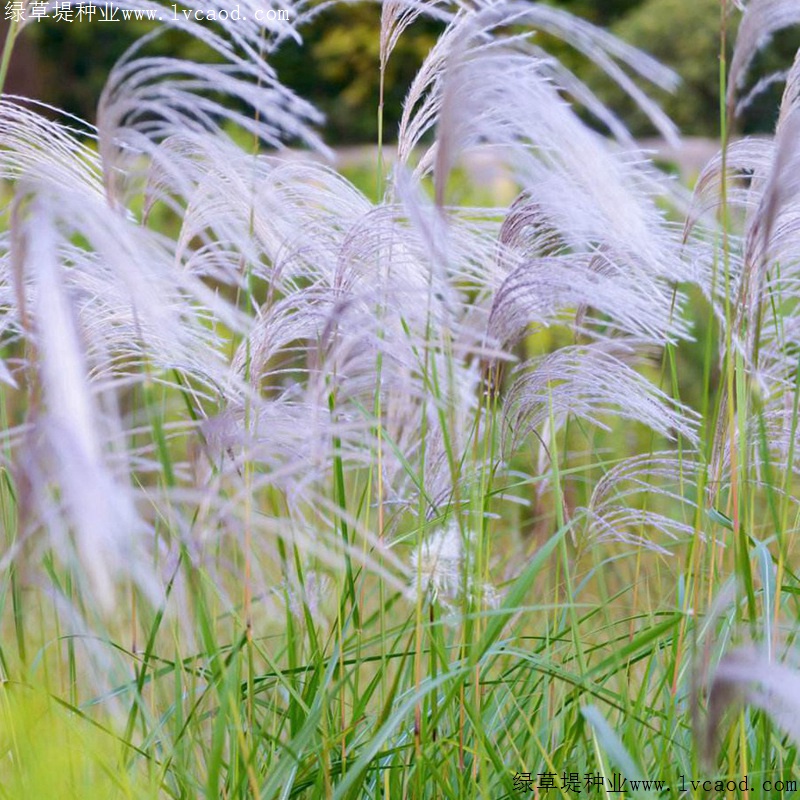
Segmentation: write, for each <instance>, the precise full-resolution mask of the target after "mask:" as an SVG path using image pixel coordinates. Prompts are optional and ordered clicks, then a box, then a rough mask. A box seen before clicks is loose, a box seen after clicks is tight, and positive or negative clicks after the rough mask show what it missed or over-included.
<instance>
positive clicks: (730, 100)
mask: <svg viewBox="0 0 800 800" xmlns="http://www.w3.org/2000/svg"><path fill="white" fill-rule="evenodd" d="M798 23H800V6H798V5H797V3H795V2H793V0H751V2H749V3H748V4H747V5H746V6H745V7H744V15H743V16H742V21H741V24H740V25H739V33H738V36H737V39H736V47H735V49H734V52H733V58H732V59H731V65H730V70H729V73H728V96H727V105H728V112H729V114H731V113H732V111H733V109H734V105H735V103H736V94H737V93H738V92H739V91H741V89H742V87H743V85H744V81H745V78H746V77H747V69H748V67H749V66H750V64H751V63H752V61H753V58H754V57H755V56H756V54H757V53H758V52H759V51H760V50H761V49H763V48H764V47H766V45H767V44H768V43H769V41H770V39H771V38H772V36H773V35H774V34H775V33H776V32H777V31H779V30H782V29H783V28H788V27H790V26H792V25H797V24H798Z"/></svg>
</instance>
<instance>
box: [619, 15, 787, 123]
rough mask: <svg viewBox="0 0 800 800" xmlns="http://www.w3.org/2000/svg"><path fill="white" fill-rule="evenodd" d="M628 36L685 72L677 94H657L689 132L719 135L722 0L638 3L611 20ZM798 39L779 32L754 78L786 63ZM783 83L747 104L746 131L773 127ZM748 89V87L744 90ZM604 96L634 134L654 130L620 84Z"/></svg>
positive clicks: (622, 35)
mask: <svg viewBox="0 0 800 800" xmlns="http://www.w3.org/2000/svg"><path fill="white" fill-rule="evenodd" d="M739 18H740V15H739V13H738V12H737V13H735V14H732V15H731V18H730V21H729V25H730V35H729V41H730V42H731V47H732V43H733V42H734V41H735V33H736V27H737V24H738V20H739ZM611 30H612V32H613V33H615V34H617V35H618V36H619V37H620V38H621V39H624V40H625V41H626V42H629V43H630V44H633V45H635V46H636V47H639V48H641V49H642V50H644V51H646V52H648V53H650V54H651V55H652V56H653V57H654V58H656V59H657V60H658V61H661V62H662V63H663V64H667V65H668V66H671V67H672V68H673V69H674V70H675V71H676V72H677V73H678V74H679V75H680V76H681V78H682V84H681V86H680V87H679V88H678V90H677V92H676V93H675V94H674V95H668V94H663V93H662V94H661V95H657V99H659V100H660V101H661V102H662V104H663V107H664V110H665V111H666V112H667V113H668V114H669V115H670V117H672V119H673V120H674V121H675V122H676V123H677V125H678V127H679V128H680V129H681V131H682V132H683V133H685V134H691V135H699V136H718V135H719V127H720V80H719V64H720V62H719V48H720V3H719V0H646V2H644V3H642V4H640V5H639V7H638V8H637V9H635V10H634V11H632V12H631V13H629V14H627V15H626V16H625V17H624V18H622V19H620V20H619V21H618V22H616V23H615V24H614V25H612V26H611ZM798 45H800V34H799V33H798V31H797V30H796V29H795V30H791V29H790V30H786V31H783V32H781V33H780V34H779V35H778V36H776V37H775V39H774V40H773V42H772V43H771V44H770V46H769V47H768V48H767V49H766V50H765V51H764V52H763V53H762V54H761V55H760V56H759V57H758V58H757V59H756V61H755V62H754V64H753V67H752V69H751V71H750V74H751V75H752V76H753V77H752V79H751V83H755V82H756V81H757V80H758V79H759V78H761V77H763V76H765V75H768V74H771V73H774V72H776V71H780V70H782V69H786V68H788V67H789V65H791V63H792V57H793V55H794V53H795V52H796V51H797V48H798ZM781 88H782V87H781V85H780V83H776V84H774V85H772V86H771V87H770V88H769V89H768V90H767V91H765V92H764V93H763V94H761V95H759V96H758V97H757V98H755V100H754V101H753V103H752V104H751V105H750V106H749V107H748V109H747V110H746V112H745V113H744V114H743V115H742V118H741V119H740V121H739V123H738V124H739V126H740V129H742V130H744V131H746V132H766V131H770V130H771V129H772V127H773V125H774V121H775V114H776V111H777V105H778V102H779V100H780V92H781ZM745 93H746V91H745ZM603 94H604V96H605V97H606V98H611V100H612V102H613V103H614V105H615V106H616V107H621V108H623V115H624V116H625V118H626V119H627V121H628V122H629V124H630V126H631V129H632V130H633V132H634V133H636V134H647V133H649V132H651V131H652V129H651V128H650V127H649V125H648V123H647V122H646V120H645V118H644V116H643V115H642V114H641V113H640V112H636V111H634V110H633V106H632V104H631V103H630V102H628V101H623V100H622V99H621V97H620V92H619V91H618V90H614V89H611V88H609V87H607V88H606V89H605V90H604V92H603Z"/></svg>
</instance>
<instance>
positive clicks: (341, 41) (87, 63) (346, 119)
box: [2, 0, 800, 146]
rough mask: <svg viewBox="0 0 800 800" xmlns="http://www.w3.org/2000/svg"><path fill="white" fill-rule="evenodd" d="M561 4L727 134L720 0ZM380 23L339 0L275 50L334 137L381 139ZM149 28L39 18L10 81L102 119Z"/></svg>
mask: <svg viewBox="0 0 800 800" xmlns="http://www.w3.org/2000/svg"><path fill="white" fill-rule="evenodd" d="M549 4H550V5H553V6H557V7H560V8H563V9H565V10H567V11H570V12H572V13H574V14H578V15H581V16H583V17H585V18H587V19H589V20H591V21H592V22H594V23H596V24H598V25H602V26H604V27H607V28H608V29H609V30H611V31H612V32H614V33H616V34H617V35H619V36H620V37H621V38H623V39H624V40H625V41H627V42H629V43H631V44H634V45H636V46H638V47H640V48H642V49H643V50H646V51H647V52H649V53H651V54H652V55H654V56H655V57H656V58H657V59H658V60H660V61H661V62H662V63H665V64H668V65H669V66H671V67H673V68H674V69H675V70H676V71H677V72H678V73H679V74H680V75H681V77H682V79H683V86H682V88H681V90H680V92H679V94H678V95H677V96H674V97H673V96H670V95H668V94H663V93H662V94H660V95H659V94H657V95H656V97H657V99H658V100H659V101H660V102H661V103H662V105H663V106H664V108H665V110H666V111H667V112H668V113H669V114H670V116H671V117H672V118H673V119H674V120H675V122H676V123H677V124H678V126H679V128H680V129H681V131H682V132H683V133H684V134H685V135H687V136H706V137H715V136H716V135H717V131H718V128H719V29H720V6H721V4H720V0H560V1H559V0H549ZM729 5H732V4H729ZM8 24H9V22H8V20H7V19H4V20H3V21H2V26H3V28H7V26H8ZM379 24H380V7H379V5H378V4H377V3H357V4H347V5H344V4H342V5H338V6H334V7H331V8H329V9H328V10H326V11H324V12H323V13H321V14H320V15H319V16H318V17H317V18H316V19H315V21H314V22H313V23H312V24H310V25H308V26H307V27H305V28H304V29H302V31H301V32H302V34H303V36H304V40H305V41H304V43H303V45H302V46H299V45H296V44H294V43H292V42H288V43H287V44H286V45H285V46H284V47H283V49H282V50H281V51H280V52H279V53H278V54H277V56H276V57H275V58H274V59H273V63H274V66H275V67H276V69H277V70H278V73H279V75H280V77H281V79H282V81H283V82H284V83H285V84H286V85H288V86H290V87H291V88H293V89H295V90H296V91H297V92H298V93H299V94H300V95H301V96H303V97H305V98H306V99H308V100H311V101H312V102H314V103H315V105H316V106H317V107H318V108H319V109H320V110H321V111H323V112H324V114H325V115H326V120H327V122H326V126H325V130H324V135H325V138H326V140H327V141H328V142H329V143H330V144H332V145H340V146H341V145H349V144H359V143H367V142H371V143H374V142H375V140H376V138H377V106H378V36H377V35H376V31H377V30H378V27H379ZM734 24H735V23H734V22H732V25H734ZM148 29H149V24H148V23H146V22H118V23H114V24H101V23H99V22H98V21H83V22H78V21H74V22H70V23H66V22H63V21H58V20H55V19H45V20H42V21H40V22H32V23H30V24H29V25H28V26H27V27H26V28H25V30H24V31H23V33H22V35H21V37H20V39H19V40H18V41H17V44H16V47H15V50H14V56H13V61H12V64H11V69H10V74H9V79H8V83H7V91H9V92H10V93H15V94H22V95H26V96H29V97H35V98H38V99H40V100H43V101H45V102H47V103H50V104H52V105H54V106H57V107H59V108H62V109H64V110H66V111H69V112H70V113H73V114H76V115H78V116H80V117H82V118H84V119H86V120H89V121H94V117H95V107H96V104H97V99H98V97H99V94H100V91H101V89H102V87H103V84H104V82H105V79H106V76H107V74H108V72H109V70H110V68H111V66H112V65H113V63H114V62H115V60H116V59H117V58H118V57H119V56H120V55H121V54H122V53H123V52H124V50H125V49H126V47H128V46H129V45H130V44H131V43H132V42H133V41H134V40H135V39H136V38H138V37H139V36H141V35H142V34H143V33H145V32H147V30H148ZM437 33H438V28H437V25H436V24H435V23H432V22H430V21H428V20H420V21H418V22H417V23H416V24H415V25H413V26H412V27H411V28H410V29H409V31H408V32H407V34H406V35H405V36H404V37H403V39H401V42H400V45H399V47H398V48H397V50H396V51H395V53H394V55H393V57H392V60H391V62H390V65H389V74H388V75H387V81H386V85H387V87H388V95H387V97H386V104H385V112H384V113H385V116H384V119H385V138H386V139H387V140H389V141H391V140H392V139H393V138H394V134H395V132H396V128H397V121H398V119H399V117H400V113H401V108H402V100H403V97H404V95H405V91H406V89H407V87H408V84H409V82H410V81H411V78H412V77H413V75H414V74H415V72H416V70H417V68H418V67H419V64H420V63H421V60H422V58H423V57H424V54H425V53H426V52H427V51H428V49H429V47H430V46H431V44H432V43H433V42H434V41H435V38H436V35H437ZM3 36H4V33H3ZM731 38H733V37H731ZM546 44H547V46H548V47H549V48H550V49H551V50H552V51H554V54H556V55H558V57H559V58H561V59H562V61H563V62H564V63H566V64H568V65H569V66H570V67H571V68H572V69H573V70H574V71H575V72H576V73H577V74H578V75H579V77H581V78H582V79H584V80H585V81H586V82H587V83H588V84H589V85H590V86H592V87H593V88H594V89H595V90H596V91H597V92H598V94H599V95H600V96H601V97H602V98H603V99H605V100H606V101H607V102H609V103H610V104H611V105H612V106H613V107H614V108H615V109H617V110H618V111H620V112H621V114H622V116H623V117H624V118H625V119H626V121H627V122H628V124H629V126H630V128H631V129H632V130H633V132H634V133H635V134H636V135H638V136H642V137H646V136H648V135H650V134H652V133H653V131H652V130H651V129H650V128H649V126H648V124H647V122H646V120H645V119H644V118H643V116H642V115H641V114H637V113H636V112H635V111H634V110H633V108H632V104H631V103H629V102H627V100H626V98H625V97H624V96H623V95H622V93H621V92H620V91H619V90H618V89H615V87H612V86H611V85H610V84H609V83H608V82H607V81H604V80H603V78H602V77H601V76H600V75H598V73H597V70H596V68H593V67H592V65H591V64H589V63H586V62H585V61H582V60H581V58H580V57H579V56H578V55H577V54H575V53H573V52H570V51H569V50H568V48H566V47H565V46H563V45H561V44H559V43H557V42H554V41H551V42H547V43H546ZM799 46H800V33H798V31H797V30H789V31H785V32H783V33H781V34H780V35H779V36H778V37H776V39H775V41H774V42H773V43H772V45H771V46H770V47H769V48H768V49H767V50H766V51H765V52H764V53H763V54H762V55H761V56H760V58H759V63H757V64H755V65H754V68H753V69H752V70H751V74H752V75H760V76H763V75H765V74H767V73H769V72H773V71H781V70H785V69H787V68H788V67H789V65H790V64H791V62H792V59H793V56H794V53H795V52H796V51H797V48H798V47H799ZM155 47H156V48H157V49H158V50H160V51H162V52H164V53H169V54H170V55H177V56H186V57H197V56H201V55H202V53H200V52H198V50H199V48H200V45H198V43H197V42H196V41H190V40H188V39H182V38H181V34H179V33H177V32H170V33H169V34H168V35H166V36H162V37H159V39H158V40H157V41H156V43H155ZM780 90H781V85H780V83H777V82H776V83H775V84H773V85H772V86H771V87H770V88H769V89H768V90H767V91H765V92H764V93H763V94H761V95H759V96H758V97H757V98H756V99H755V100H754V102H753V103H752V105H751V106H750V107H749V108H748V110H747V112H746V113H745V114H744V115H743V117H742V122H741V124H740V129H741V130H742V132H748V133H752V132H768V131H770V130H771V128H772V126H773V124H774V120H775V113H776V109H777V103H778V99H779V97H780Z"/></svg>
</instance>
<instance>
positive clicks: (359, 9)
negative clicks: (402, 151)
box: [272, 2, 440, 143]
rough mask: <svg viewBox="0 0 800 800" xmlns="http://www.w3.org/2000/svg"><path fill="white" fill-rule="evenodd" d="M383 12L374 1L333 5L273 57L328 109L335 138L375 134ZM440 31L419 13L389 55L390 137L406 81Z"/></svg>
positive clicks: (295, 85) (285, 75) (290, 79)
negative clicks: (299, 39)
mask: <svg viewBox="0 0 800 800" xmlns="http://www.w3.org/2000/svg"><path fill="white" fill-rule="evenodd" d="M380 18H381V10H380V6H379V5H378V4H376V3H371V2H369V3H358V4H354V5H351V4H346V5H345V4H342V5H334V6H331V7H329V8H328V9H327V10H326V11H325V12H324V13H322V14H320V15H319V16H318V17H317V18H316V19H315V20H314V21H313V22H312V23H311V24H310V25H307V26H306V27H305V28H303V30H302V31H301V33H302V35H303V39H304V42H303V44H302V45H298V44H296V43H294V42H289V43H287V44H286V45H285V46H284V47H283V48H281V50H280V51H279V52H278V53H277V54H276V55H275V57H274V58H273V59H272V63H273V64H274V65H275V67H276V68H277V70H278V74H279V75H280V76H281V79H282V80H283V81H284V82H285V83H286V85H287V86H289V87H290V88H292V89H294V90H295V91H296V92H297V93H298V94H299V95H301V96H302V97H304V98H305V99H307V100H310V101H311V102H312V103H314V105H315V106H316V107H317V108H318V109H319V110H320V111H322V112H323V113H324V114H325V116H326V120H327V124H326V132H327V138H328V140H329V141H331V142H333V143H340V142H345V141H367V142H374V141H375V140H376V138H377V130H378V97H379V84H380V72H379V63H380V62H379V47H380ZM439 31H440V26H439V25H438V24H437V23H435V22H431V21H430V20H429V19H424V18H420V19H418V20H417V21H416V22H415V23H414V24H412V25H411V26H410V27H409V29H408V30H407V31H406V32H405V33H404V34H403V36H402V37H401V38H400V42H399V44H398V45H397V47H396V48H395V50H394V52H393V53H392V56H391V58H390V59H389V63H388V65H387V73H386V80H385V94H384V117H383V121H384V135H385V138H386V139H387V140H392V139H394V138H395V134H396V131H397V125H398V123H399V121H400V115H401V113H402V106H403V100H404V98H405V95H406V92H407V90H408V87H409V85H410V84H411V81H412V80H413V78H414V75H415V74H416V72H417V70H418V69H419V67H420V65H421V64H422V61H423V59H424V58H425V55H426V54H427V52H428V50H429V49H430V48H431V47H432V46H433V44H434V43H435V41H436V38H437V36H438V33H439Z"/></svg>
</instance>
